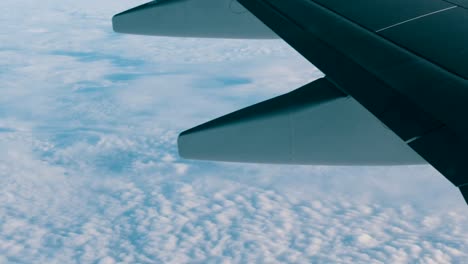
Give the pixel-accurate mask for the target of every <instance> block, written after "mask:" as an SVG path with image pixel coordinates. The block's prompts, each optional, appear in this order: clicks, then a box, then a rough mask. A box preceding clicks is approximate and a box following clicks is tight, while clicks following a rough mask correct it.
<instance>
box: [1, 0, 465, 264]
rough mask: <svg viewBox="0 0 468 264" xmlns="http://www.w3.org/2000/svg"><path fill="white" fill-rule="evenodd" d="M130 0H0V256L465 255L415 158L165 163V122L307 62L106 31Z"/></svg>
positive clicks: (364, 258) (326, 259) (224, 105)
mask: <svg viewBox="0 0 468 264" xmlns="http://www.w3.org/2000/svg"><path fill="white" fill-rule="evenodd" d="M139 3H141V1H135V0H132V1H125V2H122V1H120V2H111V1H100V2H96V1H90V0H84V1H75V2H59V1H54V0H44V1H41V4H40V5H38V4H37V3H36V2H33V1H29V0H28V1H2V2H1V3H0V7H1V8H2V10H10V11H9V12H5V13H4V15H2V17H0V21H1V24H2V25H6V26H5V27H4V34H2V35H0V42H1V43H2V45H1V47H0V87H1V89H0V94H1V96H0V148H1V149H2V151H1V152H0V186H1V187H0V256H1V257H0V263H4V262H5V263H33V262H34V263H182V262H203V263H239V262H240V263H251V262H272V263H275V262H278V263H283V262H292V263H311V262H312V263H330V262H332V263H356V262H358V263H362V262H370V263H382V262H392V263H414V262H421V263H431V262H435V263H454V262H455V263H456V262H462V261H463V260H464V259H466V257H467V254H466V252H468V248H467V247H468V242H467V241H468V237H467V235H466V234H468V232H467V229H468V226H467V225H466V222H467V219H468V214H467V211H466V205H465V204H464V202H463V201H462V198H461V196H460V195H459V193H458V192H457V190H456V189H455V188H453V187H452V186H451V185H450V184H449V183H448V182H447V181H446V180H445V179H444V178H443V177H442V176H441V175H439V174H438V173H437V172H435V171H434V170H433V169H431V168H430V167H428V166H413V167H395V168H362V167H360V168H359V167H358V168H350V167H338V168H334V167H308V166H266V165H246V164H223V163H209V162H193V161H184V160H180V159H179V158H178V156H177V154H176V151H175V141H176V137H177V133H178V131H180V130H182V129H184V128H188V127H190V126H192V125H196V124H198V123H200V122H203V121H206V120H208V119H210V118H214V117H217V116H219V115H222V114H225V113H227V112H229V111H232V110H236V109H237V108H240V107H243V106H247V105H249V104H251V103H254V102H257V101H260V100H263V99H266V98H268V97H271V96H274V95H277V94H280V93H282V92H286V91H288V90H290V89H293V88H296V87H299V86H301V85H302V84H304V83H306V82H308V81H310V80H313V79H315V78H318V77H320V76H321V73H320V72H318V71H317V70H316V69H314V68H313V67H312V66H310V65H309V64H308V63H307V62H306V61H305V60H304V59H302V58H300V56H298V54H297V53H295V52H294V51H292V50H291V49H290V48H288V47H287V45H286V44H285V43H283V42H281V41H238V40H236V41H233V40H206V39H171V38H148V37H138V36H121V35H116V34H114V33H112V32H111V26H110V17H111V15H112V14H114V13H116V12H118V11H121V10H124V9H126V8H129V7H131V6H134V5H137V4H139Z"/></svg>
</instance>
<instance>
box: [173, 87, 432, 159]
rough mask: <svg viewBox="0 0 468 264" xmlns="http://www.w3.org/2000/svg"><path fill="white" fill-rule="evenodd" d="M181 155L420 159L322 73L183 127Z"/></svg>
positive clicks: (254, 157) (208, 157)
mask: <svg viewBox="0 0 468 264" xmlns="http://www.w3.org/2000/svg"><path fill="white" fill-rule="evenodd" d="M178 143H179V153H180V155H181V156H182V157H184V158H189V159H199V160H217V161H230V162H254V163H281V164H316V165H400V164H421V163H424V160H423V159H421V158H420V157H419V156H418V155H417V154H416V153H415V152H414V151H413V150H412V149H411V148H409V147H408V146H407V144H405V142H404V141H402V140H401V139H400V138H399V137H398V136H396V135H395V134H394V133H393V132H392V131H391V130H389V129H387V128H386V127H385V126H384V125H383V124H382V123H381V122H380V121H379V120H378V119H377V118H375V117H374V116H373V115H372V114H371V113H369V112H368V111H367V110H366V109H365V108H364V107H362V106H361V105H360V104H359V103H357V102H356V101H355V100H354V99H352V98H350V97H348V96H346V94H344V93H343V92H341V91H340V90H339V89H338V88H336V87H335V86H334V85H333V84H332V83H330V82H329V81H328V80H327V79H326V78H322V79H319V80H316V81H314V82H312V83H309V84H307V85H305V86H303V87H301V88H299V89H297V90H294V91H292V92H290V93H287V94H285V95H282V96H278V97H276V98H273V99H270V100H267V101H264V102H261V103H258V104H255V105H253V106H250V107H247V108H244V109H241V110H239V111H236V112H233V113H231V114H228V115H226V116H223V117H220V118H218V119H215V120H213V121H210V122H208V123H205V124H202V125H200V126H197V127H195V128H192V129H190V130H187V131H185V132H183V133H182V134H181V135H180V136H179V140H178Z"/></svg>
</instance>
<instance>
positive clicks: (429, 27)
mask: <svg viewBox="0 0 468 264" xmlns="http://www.w3.org/2000/svg"><path fill="white" fill-rule="evenodd" d="M189 1H192V2H193V3H196V2H197V0H185V1H182V0H172V2H173V3H174V4H176V2H187V3H188V2H189ZM199 1H205V2H206V1H218V2H223V3H224V4H225V6H226V3H231V2H233V0H229V1H226V0H199ZM165 2H167V3H169V2H171V1H169V0H167V1H163V2H161V4H162V3H165ZM199 3H201V2H199ZM239 3H240V4H242V5H243V6H244V7H245V8H247V9H248V10H249V11H250V13H251V14H253V15H255V16H256V17H257V18H258V19H259V20H261V21H262V22H263V23H264V24H265V25H266V26H268V27H269V28H270V29H271V30H272V31H274V32H275V33H276V34H278V35H279V36H280V37H281V38H282V39H284V40H285V41H286V42H287V43H289V44H290V45H291V46H292V47H293V48H294V49H296V50H297V51H298V52H299V53H300V54H302V55H303V56H304V57H305V58H306V59H307V60H309V61H310V62H311V63H313V64H314V65H315V66H316V67H317V68H319V69H320V70H321V71H322V72H323V73H324V74H325V78H323V79H321V80H318V81H315V82H313V83H311V84H308V85H306V86H304V87H302V88H300V89H298V90H296V91H293V92H292V93H290V94H286V95H283V96H281V97H277V98H274V99H271V100H269V101H266V102H263V103H260V104H257V105H254V106H251V107H249V108H246V109H243V110H240V111H237V112H234V113H232V114H229V115H227V116H225V117H221V118H219V119H216V120H213V121H211V122H208V123H206V124H203V125H201V126H198V127H196V128H193V129H190V130H188V131H186V132H184V133H182V134H181V135H180V137H179V150H180V153H181V155H182V156H183V157H187V158H195V159H210V160H225V161H242V162H267V163H270V162H271V163H298V164H337V165H349V164H360V165H365V164H368V165H374V164H409V163H410V164H414V163H421V162H424V161H426V162H428V163H430V164H431V165H432V166H434V167H435V168H436V169H437V170H438V171H440V172H441V173H442V174H443V175H444V176H445V177H446V178H447V179H448V180H449V181H451V182H452V183H453V184H454V185H455V186H457V187H459V188H460V190H461V191H462V194H463V195H464V197H465V200H466V201H467V202H468V174H467V170H466V166H465V165H466V164H468V163H467V161H468V155H467V154H466V150H467V149H468V148H467V147H468V122H467V115H468V80H467V78H468V26H467V25H468V2H467V1H466V0H450V1H444V0H411V1H407V0H379V1H376V0H356V1H344V0H239ZM199 7H201V6H199ZM205 11H206V10H205ZM136 20H137V19H136ZM211 21H212V22H213V23H214V24H218V23H220V24H222V23H223V22H222V21H223V18H220V17H217V18H216V19H214V20H211ZM251 23H254V24H255V25H257V26H258V27H257V28H261V27H260V25H258V23H257V21H256V20H251ZM239 25H241V26H240V27H239V28H238V30H242V29H244V27H245V24H239ZM205 26H206V27H205V28H204V30H207V31H209V30H211V29H210V26H209V25H205ZM114 27H115V26H114ZM186 27H187V28H190V30H189V31H190V32H192V31H197V30H200V29H197V30H195V29H194V28H193V27H191V26H189V25H186ZM214 29H216V27H214ZM187 30H188V29H187ZM226 30H227V31H226V32H228V31H229V30H232V28H230V27H227V28H226ZM247 31H248V30H247ZM214 32H217V31H216V30H214ZM263 32H266V31H263ZM185 33H187V32H185ZM185 33H184V34H185ZM231 33H232V32H231ZM231 33H226V34H228V35H229V34H231ZM250 33H251V34H250ZM250 33H249V34H250V35H248V36H247V37H252V36H253V37H254V36H255V35H256V33H255V32H250ZM190 35H191V34H188V36H190ZM192 35H193V34H192ZM216 35H219V34H218V33H216V34H206V35H205V36H215V37H216ZM240 35H242V34H240ZM240 35H239V34H238V31H236V30H234V31H233V33H232V36H234V37H236V36H240ZM259 36H261V34H259ZM221 37H223V34H221Z"/></svg>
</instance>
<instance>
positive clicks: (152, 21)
mask: <svg viewBox="0 0 468 264" xmlns="http://www.w3.org/2000/svg"><path fill="white" fill-rule="evenodd" d="M112 25H113V28H114V31H116V32H120V33H127V34H138V35H153V36H172V37H205V38H253V39H269V38H277V35H276V34H275V33H274V32H272V31H271V30H270V29H269V28H268V27H266V26H265V25H264V24H263V23H262V22H261V21H260V20H258V19H257V18H256V17H255V16H253V15H252V14H251V13H250V12H249V11H247V10H246V9H245V8H244V7H242V6H241V5H240V4H239V3H238V2H237V1H235V0H234V1H233V0H165V1H154V2H150V3H147V4H144V5H141V6H138V7H135V8H133V9H130V10H127V11H125V12H122V13H120V14H117V15H115V16H114V17H113V18H112Z"/></svg>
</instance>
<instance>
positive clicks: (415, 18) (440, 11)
mask: <svg viewBox="0 0 468 264" xmlns="http://www.w3.org/2000/svg"><path fill="white" fill-rule="evenodd" d="M457 7H458V6H456V5H454V6H451V7H447V8H444V9H441V10H437V11H434V12H430V13H427V14H424V15H421V16H417V17H413V18H411V19H408V20H405V21H402V22H399V23H396V24H393V25H390V26H388V27H384V28H381V29H378V30H376V31H375V32H376V33H379V32H382V31H384V30H387V29H390V28H393V27H396V26H400V25H403V24H406V23H408V22H411V21H414V20H418V19H421V18H423V17H427V16H431V15H434V14H437V13H442V12H445V11H448V10H450V9H454V8H457Z"/></svg>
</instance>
